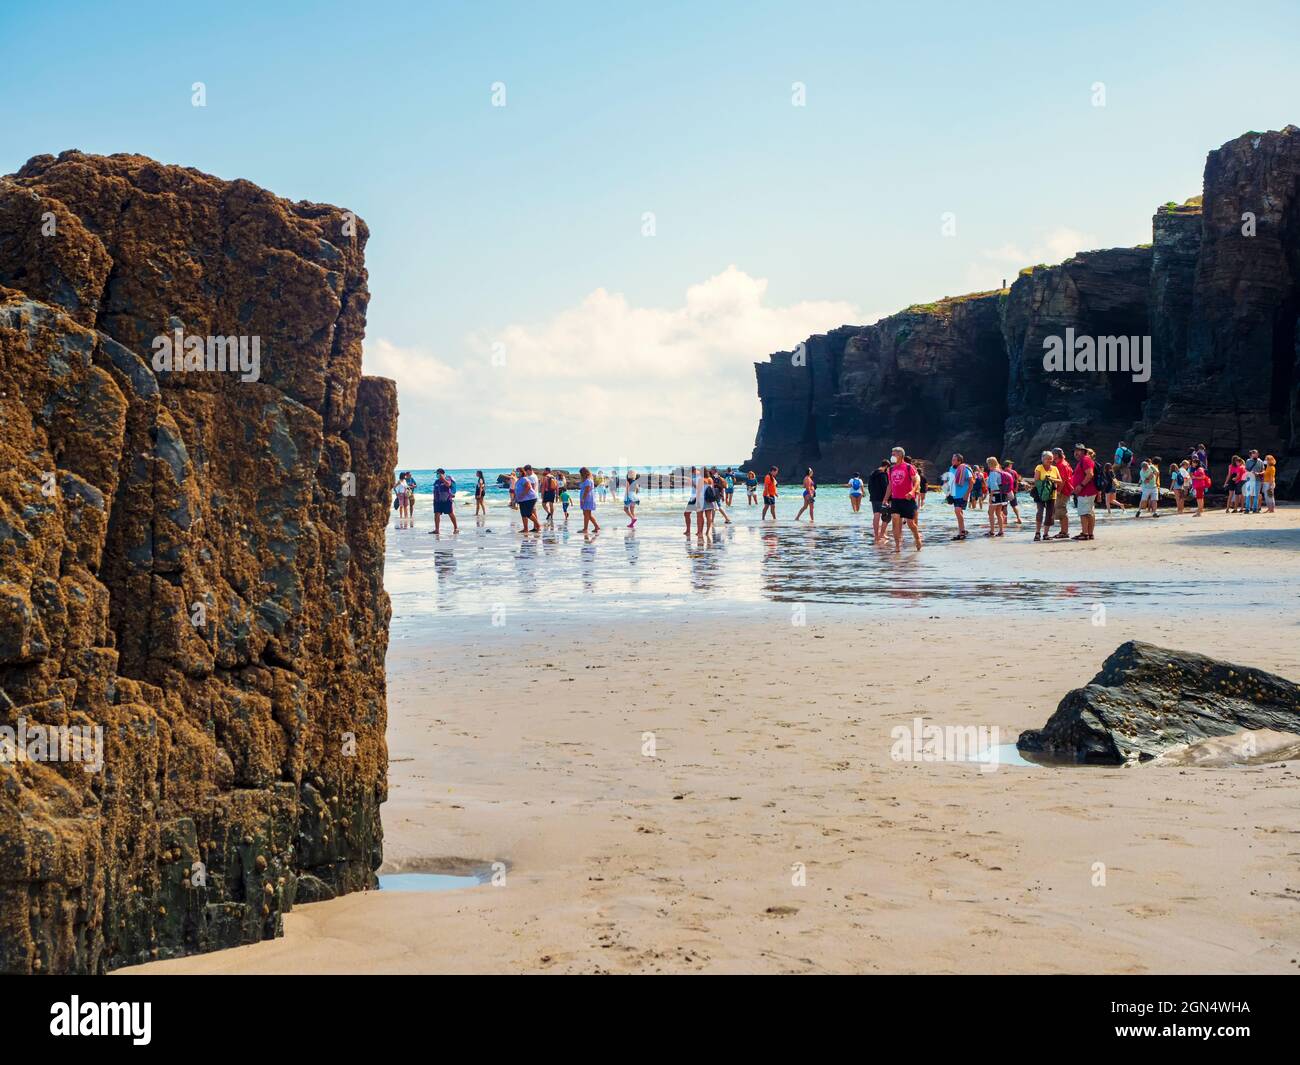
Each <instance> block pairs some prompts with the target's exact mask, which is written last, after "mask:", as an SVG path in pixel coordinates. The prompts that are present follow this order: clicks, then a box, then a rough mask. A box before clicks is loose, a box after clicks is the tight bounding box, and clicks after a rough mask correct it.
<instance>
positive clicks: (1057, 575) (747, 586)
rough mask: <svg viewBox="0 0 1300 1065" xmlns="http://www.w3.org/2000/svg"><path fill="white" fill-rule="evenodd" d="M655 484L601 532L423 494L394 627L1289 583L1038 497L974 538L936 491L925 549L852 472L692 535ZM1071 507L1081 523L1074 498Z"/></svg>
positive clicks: (401, 531) (392, 568)
mask: <svg viewBox="0 0 1300 1065" xmlns="http://www.w3.org/2000/svg"><path fill="white" fill-rule="evenodd" d="M642 498H643V500H644V503H643V505H642V506H641V508H640V509H639V512H638V514H639V521H638V522H637V525H636V528H635V529H628V528H627V524H628V521H627V517H626V516H625V515H624V514H623V512H622V508H621V506H619V505H618V504H616V503H615V502H614V501H613V500H612V499H610V500H609V501H606V502H604V503H601V504H600V505H599V506H598V509H597V517H598V520H599V521H600V522H601V524H602V531H601V532H600V533H599V534H598V535H594V536H584V535H583V533H582V518H581V515H580V513H579V512H578V511H577V510H576V508H575V509H573V510H571V511H570V517H569V521H568V523H567V524H565V523H564V521H563V519H562V516H561V515H560V513H559V508H558V507H557V520H556V523H555V525H554V526H547V525H545V524H543V529H542V532H541V533H529V534H526V535H525V534H521V532H520V531H519V518H518V514H517V512H515V511H512V510H510V509H509V508H508V507H507V506H506V505H505V503H504V501H502V500H498V499H494V500H492V501H491V502H490V503H489V513H488V517H487V518H486V519H479V520H478V521H476V520H475V519H474V516H473V507H472V504H471V505H470V506H459V505H458V507H457V511H458V517H459V518H460V526H461V532H460V533H459V535H452V534H451V531H450V523H449V522H448V521H446V520H445V519H444V521H443V532H442V535H441V536H438V537H435V536H432V535H430V533H431V531H432V528H433V515H432V506H431V503H430V501H429V500H427V499H420V500H419V502H418V503H417V510H416V517H415V518H414V519H413V521H409V522H405V523H403V522H399V521H398V520H397V518H396V517H394V519H393V521H392V522H391V523H390V525H389V528H388V562H387V569H386V586H387V588H388V591H389V593H390V595H391V596H392V600H393V614H394V622H393V638H394V639H402V638H404V636H406V635H410V634H411V633H413V632H414V631H415V628H414V627H415V626H419V627H421V628H422V627H423V622H426V621H427V620H428V619H429V618H430V617H434V616H436V617H439V618H443V619H446V620H448V621H454V620H461V621H465V622H471V621H472V622H473V623H474V624H475V625H478V624H491V623H492V622H493V621H494V619H495V620H496V623H497V624H502V625H503V624H505V618H507V617H509V618H510V620H511V622H512V623H513V622H514V621H517V620H521V619H523V620H527V619H528V618H530V617H531V618H533V619H535V620H538V621H542V620H544V621H545V622H546V623H547V624H557V625H558V624H563V623H564V622H566V621H579V620H581V621H586V622H591V621H593V620H595V621H599V620H600V619H601V618H602V617H609V618H611V619H612V618H629V617H636V616H643V617H644V616H653V615H656V614H662V613H664V612H672V611H677V610H680V609H683V608H687V607H689V608H690V609H692V610H700V609H703V610H706V611H707V610H725V611H729V612H736V611H744V610H762V609H767V610H772V609H786V610H790V611H795V610H797V609H800V608H802V607H806V606H809V605H813V604H824V605H840V606H851V607H855V608H864V607H865V608H876V609H879V608H886V609H893V608H897V607H907V608H913V609H923V610H936V609H939V608H942V610H943V612H945V613H952V612H954V611H970V612H983V613H988V612H989V610H990V609H993V610H1001V609H1017V610H1033V611H1036V612H1037V611H1042V612H1047V613H1060V612H1079V611H1086V610H1089V609H1095V607H1096V606H1097V605H1099V604H1116V603H1120V602H1123V603H1126V604H1130V605H1136V604H1142V603H1144V602H1145V603H1147V604H1148V605H1150V606H1151V607H1153V608H1154V607H1155V606H1156V605H1157V604H1158V603H1159V602H1161V601H1162V600H1164V599H1165V597H1168V596H1169V595H1171V594H1172V595H1178V596H1179V597H1182V601H1183V602H1184V604H1186V603H1187V602H1188V600H1192V599H1201V600H1205V601H1209V600H1211V599H1214V600H1218V601H1219V603H1220V605H1223V603H1222V600H1223V599H1224V598H1225V597H1224V589H1225V587H1227V588H1230V589H1231V597H1229V598H1230V599H1231V605H1235V606H1250V605H1253V603H1254V602H1256V601H1268V600H1270V599H1272V600H1273V601H1276V599H1275V598H1274V597H1275V596H1276V595H1277V594H1279V591H1281V590H1282V589H1280V588H1279V589H1274V588H1272V587H1271V585H1269V584H1268V582H1262V583H1259V584H1255V585H1252V586H1251V587H1249V588H1243V587H1242V585H1241V584H1240V583H1239V582H1236V583H1232V584H1230V585H1226V586H1225V585H1224V583H1223V582H1222V581H1220V580H1214V579H1209V577H1208V576H1207V574H1206V573H1204V572H1200V571H1198V570H1197V569H1196V568H1195V567H1187V568H1186V570H1185V572H1184V570H1182V569H1180V568H1179V567H1173V568H1169V569H1162V570H1161V571H1160V572H1159V573H1151V572H1148V571H1144V570H1139V569H1136V568H1130V569H1129V570H1126V568H1125V566H1124V565H1123V538H1124V535H1125V534H1126V533H1127V532H1128V529H1127V528H1126V527H1125V519H1124V518H1122V517H1119V516H1118V515H1117V516H1116V517H1114V518H1113V519H1110V520H1107V519H1106V518H1105V517H1102V518H1100V519H1099V521H1098V540H1097V541H1096V542H1095V543H1094V544H1092V545H1080V544H1074V543H1039V544H1035V543H1033V542H1032V541H1033V524H1032V513H1033V512H1032V508H1031V507H1030V505H1029V504H1028V501H1027V498H1026V497H1022V503H1021V512H1022V514H1023V515H1024V516H1025V517H1026V519H1027V521H1026V525H1025V526H1024V527H1023V528H1019V529H1018V528H1016V527H1015V526H1014V523H1013V524H1012V525H1011V526H1009V528H1008V531H1007V534H1006V536H1005V537H1003V538H1001V539H989V538H988V537H986V536H985V535H984V533H985V532H986V530H987V527H988V518H987V513H986V512H981V511H973V512H970V513H968V516H967V527H968V529H969V530H970V539H969V540H967V541H966V542H964V543H954V542H952V540H951V537H952V536H953V534H954V533H955V531H956V524H955V520H954V517H953V512H952V509H951V508H950V507H948V506H945V505H944V504H943V501H942V497H940V496H937V495H934V494H932V495H931V497H930V499H929V501H928V502H927V503H926V505H925V507H924V508H923V509H922V511H921V515H922V517H921V528H922V532H923V535H924V537H925V544H926V546H925V548H924V550H922V551H921V552H919V553H917V552H916V551H914V550H913V548H912V545H911V542H910V537H909V536H908V535H907V533H906V530H904V545H903V550H902V552H901V554H895V553H894V551H893V550H892V545H891V546H888V547H885V548H881V547H878V546H876V545H875V544H873V542H872V536H871V515H870V511H869V504H864V506H863V510H862V512H861V513H858V514H854V513H852V511H851V509H850V507H849V502H848V494H847V491H846V490H845V489H844V488H842V487H833V488H823V489H822V490H821V491H820V492H819V494H818V500H817V521H816V523H815V524H809V523H808V521H807V520H806V518H805V520H804V521H801V522H796V521H795V520H794V515H795V512H796V511H797V510H798V501H797V497H796V495H795V491H794V490H790V495H789V497H786V496H783V497H782V501H781V504H780V508H779V510H778V514H779V518H778V520H777V521H776V522H771V521H767V522H762V521H760V518H759V514H760V512H761V508H760V507H757V506H754V507H750V506H747V505H746V503H745V501H744V496H743V493H742V494H740V495H738V496H737V505H735V506H733V507H732V508H731V514H732V517H733V520H734V523H733V524H732V525H725V524H723V523H722V521H721V519H720V518H719V519H718V524H717V527H716V528H715V530H714V533H713V535H712V536H711V537H706V538H705V539H702V540H701V539H698V538H697V537H696V536H695V534H694V530H693V528H692V533H691V535H690V536H689V537H687V536H683V535H682V533H683V528H684V525H683V523H682V514H681V511H682V506H683V500H682V496H681V494H680V493H671V492H668V491H663V492H658V491H649V492H645V493H643V496H642ZM1071 519H1072V529H1071V531H1074V529H1075V528H1076V527H1077V518H1075V516H1074V515H1073V513H1072V514H1071ZM1130 520H1131V519H1130ZM1108 540H1109V541H1110V542H1109V543H1107V542H1106V541H1108Z"/></svg>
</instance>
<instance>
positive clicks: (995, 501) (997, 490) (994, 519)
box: [984, 455, 1007, 536]
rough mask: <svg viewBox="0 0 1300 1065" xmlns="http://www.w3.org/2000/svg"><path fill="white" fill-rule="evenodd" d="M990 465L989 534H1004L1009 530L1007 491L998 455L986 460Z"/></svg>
mask: <svg viewBox="0 0 1300 1065" xmlns="http://www.w3.org/2000/svg"><path fill="white" fill-rule="evenodd" d="M984 461H985V463H986V465H987V466H988V471H989V472H988V485H989V532H988V535H989V536H1002V535H1004V534H1005V533H1006V531H1007V493H1006V488H1005V485H1006V481H1005V479H1004V475H1003V473H1002V464H1001V463H1000V462H999V461H998V457H997V456H996V455H990V456H989V457H988V458H987V459H985V460H984Z"/></svg>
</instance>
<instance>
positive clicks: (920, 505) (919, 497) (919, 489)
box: [903, 455, 926, 525]
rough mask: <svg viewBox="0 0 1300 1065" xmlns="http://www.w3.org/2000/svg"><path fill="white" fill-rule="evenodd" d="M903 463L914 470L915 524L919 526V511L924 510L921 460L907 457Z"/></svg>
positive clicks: (924, 487) (923, 479) (910, 456)
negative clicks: (910, 465)
mask: <svg viewBox="0 0 1300 1065" xmlns="http://www.w3.org/2000/svg"><path fill="white" fill-rule="evenodd" d="M903 461H904V462H910V463H911V464H912V465H913V466H914V467H915V468H916V524H917V525H920V524H921V511H923V510H925V492H926V483H925V471H924V470H922V469H921V460H920V459H918V458H915V457H913V456H912V455H907V456H905V457H904V458H903Z"/></svg>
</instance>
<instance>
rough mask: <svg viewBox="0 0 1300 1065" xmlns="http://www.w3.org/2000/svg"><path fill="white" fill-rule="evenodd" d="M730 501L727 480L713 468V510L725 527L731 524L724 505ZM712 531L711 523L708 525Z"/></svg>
mask: <svg viewBox="0 0 1300 1065" xmlns="http://www.w3.org/2000/svg"><path fill="white" fill-rule="evenodd" d="M730 501H731V492H730V491H729V490H728V485H727V480H726V478H725V477H723V476H722V474H720V473H719V472H718V468H717V467H716V466H715V467H714V468H713V509H714V510H715V511H716V512H717V513H718V514H721V515H722V521H723V524H725V525H730V524H731V515H730V514H728V513H727V510H726V507H725V506H724V505H723V504H724V503H729V502H730ZM709 527H710V530H712V523H710V526H709Z"/></svg>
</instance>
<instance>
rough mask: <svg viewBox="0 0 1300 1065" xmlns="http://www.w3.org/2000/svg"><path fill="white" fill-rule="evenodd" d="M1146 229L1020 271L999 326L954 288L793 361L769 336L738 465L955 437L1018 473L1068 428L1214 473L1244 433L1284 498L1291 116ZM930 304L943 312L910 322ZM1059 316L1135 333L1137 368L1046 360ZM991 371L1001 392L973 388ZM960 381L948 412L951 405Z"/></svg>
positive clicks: (1290, 419) (1235, 149)
mask: <svg viewBox="0 0 1300 1065" xmlns="http://www.w3.org/2000/svg"><path fill="white" fill-rule="evenodd" d="M1152 228H1153V237H1152V244H1151V245H1149V246H1146V247H1139V248H1114V249H1109V250H1104V251H1092V252H1081V253H1080V254H1078V255H1076V256H1074V257H1073V258H1071V259H1069V260H1067V261H1066V262H1064V263H1061V264H1060V265H1058V266H1051V267H1034V268H1032V269H1028V270H1025V271H1022V273H1021V276H1020V277H1019V278H1018V279H1017V280H1016V282H1015V283H1014V284H1013V285H1012V286H1011V288H1010V291H1009V292H1007V293H1006V295H1005V298H1002V299H1001V300H1000V302H999V304H998V306H999V309H1000V312H1001V316H1002V321H1001V332H1002V336H1001V338H1000V340H997V341H993V342H990V338H989V336H988V333H987V328H986V325H987V317H986V316H987V314H988V310H987V308H986V307H985V306H984V304H985V302H987V303H988V304H989V305H990V306H991V305H992V303H993V301H994V300H997V298H998V297H997V296H996V294H994V295H981V296H973V297H960V298H957V299H952V300H943V301H940V303H938V304H933V305H929V306H928V307H925V308H911V309H909V311H907V312H904V313H903V314H901V315H893V316H891V317H889V318H886V319H883V320H882V321H881V322H878V323H877V324H876V325H874V326H868V327H866V328H865V329H864V328H860V327H849V326H846V327H843V328H841V329H839V330H836V331H834V332H832V333H828V334H825V335H824V336H818V337H813V338H811V339H810V340H809V341H808V343H807V351H808V356H809V357H808V360H807V363H806V366H800V365H798V364H797V363H795V362H792V359H791V353H787V352H780V353H777V354H776V355H773V356H772V357H771V359H770V360H769V362H768V363H759V364H758V365H757V373H758V391H759V398H760V400H761V402H762V406H763V415H762V420H761V421H760V423H759V429H758V436H757V440H756V444H755V450H754V456H753V460H752V461H753V464H754V465H756V466H757V467H759V468H760V469H762V468H765V467H766V466H767V465H768V464H770V463H771V462H777V463H778V464H780V465H781V467H782V470H783V472H785V473H790V474H799V473H802V470H801V469H800V467H802V466H804V465H812V466H814V467H816V468H817V469H818V473H819V475H820V476H821V478H822V479H823V480H842V479H843V478H844V477H847V476H848V475H849V474H850V473H851V472H852V471H853V470H854V469H861V468H864V467H867V466H870V465H871V464H873V463H874V462H876V461H878V460H879V458H880V455H879V453H878V452H879V451H880V448H881V447H882V446H886V447H887V446H890V444H892V443H902V444H903V445H904V446H906V447H908V448H909V449H910V450H912V451H913V452H915V453H916V454H917V455H918V456H919V457H922V458H925V459H927V460H931V461H936V460H937V461H938V462H939V463H941V464H942V463H944V462H946V460H947V456H948V455H949V454H950V453H951V452H952V451H954V450H956V451H961V452H963V454H965V455H966V457H967V459H970V460H973V461H977V462H982V461H983V459H984V458H985V457H986V456H987V455H988V454H994V453H996V454H998V455H1000V456H1002V457H1004V458H1007V457H1009V458H1013V459H1015V460H1016V462H1017V464H1018V465H1019V467H1020V468H1021V469H1023V470H1029V469H1032V468H1033V466H1034V464H1035V463H1036V462H1037V461H1038V456H1039V454H1040V452H1041V451H1042V450H1044V449H1045V448H1050V447H1064V448H1066V449H1067V450H1069V449H1070V448H1071V447H1072V445H1073V444H1075V443H1077V442H1083V443H1086V444H1089V445H1091V446H1092V447H1094V448H1096V450H1097V452H1098V454H1099V455H1101V456H1104V457H1109V455H1110V454H1111V452H1112V449H1113V448H1114V446H1115V445H1116V444H1117V443H1118V442H1119V441H1120V440H1126V441H1127V442H1128V443H1129V444H1130V445H1131V446H1132V448H1133V450H1134V451H1135V452H1137V453H1138V454H1139V455H1141V456H1148V457H1156V456H1158V457H1160V458H1162V459H1163V460H1164V463H1165V464H1167V463H1168V462H1170V461H1173V460H1177V459H1182V458H1184V457H1186V455H1187V454H1188V451H1189V449H1190V448H1191V446H1192V445H1193V444H1199V443H1205V444H1207V445H1208V446H1209V453H1210V461H1211V465H1212V472H1214V471H1218V472H1217V473H1216V474H1215V476H1216V480H1217V479H1220V478H1221V473H1222V470H1223V468H1224V466H1225V465H1226V463H1227V460H1228V459H1229V458H1230V457H1231V456H1232V455H1234V454H1243V455H1244V454H1245V453H1246V452H1247V450H1248V449H1250V448H1258V449H1259V450H1260V453H1261V454H1267V453H1270V452H1271V453H1273V454H1274V455H1276V456H1277V459H1278V463H1279V470H1278V492H1279V495H1282V496H1295V495H1300V328H1298V326H1297V321H1298V318H1300V129H1297V128H1296V127H1295V126H1287V127H1286V128H1285V129H1283V130H1281V131H1278V132H1273V133H1250V134H1246V135H1245V136H1242V137H1238V138H1237V139H1236V140H1233V141H1230V142H1229V143H1227V144H1225V145H1224V146H1223V147H1222V148H1220V149H1218V150H1217V151H1214V152H1211V153H1210V156H1209V159H1208V161H1207V163H1206V167H1205V187H1204V195H1203V197H1202V196H1197V197H1193V198H1192V199H1190V200H1188V201H1187V202H1186V203H1183V204H1174V203H1170V204H1166V205H1165V206H1163V207H1161V208H1160V209H1159V210H1158V211H1157V212H1156V215H1155V218H1154V220H1153V226H1152ZM963 305H965V306H966V310H965V314H964V315H959V314H958V313H957V310H956V309H957V308H959V307H962V306H963ZM943 307H951V308H953V313H952V314H951V315H950V316H948V319H947V320H944V316H943V315H942V314H941V315H940V316H939V317H938V320H932V321H929V322H925V321H920V320H918V316H917V315H918V312H922V313H924V312H929V311H931V309H932V308H943ZM1067 331H1072V333H1073V336H1075V337H1085V336H1086V337H1090V338H1093V340H1094V341H1096V342H1098V343H1099V342H1100V339H1101V338H1111V337H1115V338H1118V337H1127V338H1130V340H1132V339H1134V338H1136V339H1137V340H1138V341H1139V342H1140V343H1144V344H1145V343H1146V340H1145V339H1144V338H1149V344H1150V366H1149V371H1150V375H1149V379H1147V380H1141V379H1135V377H1136V378H1140V377H1141V376H1144V375H1143V374H1141V373H1138V374H1135V373H1133V372H1118V373H1100V372H1097V371H1083V372H1081V371H1064V372H1062V371H1055V370H1053V369H1051V368H1050V367H1049V366H1045V364H1044V355H1045V353H1046V349H1045V348H1044V346H1043V344H1044V340H1047V339H1049V338H1051V337H1054V336H1055V337H1061V338H1065V337H1066V336H1068V335H1069V334H1068V333H1067ZM1111 350H1112V351H1113V350H1115V349H1111ZM819 352H820V354H819ZM909 365H917V366H926V367H927V369H926V371H925V372H924V373H923V374H921V375H919V376H918V375H916V374H913V373H910V372H909V371H908V370H907V369H906V368H907V367H908V366H909ZM993 382H1001V383H1003V384H1004V385H1005V391H1004V394H1003V395H1002V396H1001V397H1000V398H998V397H992V396H990V395H989V394H988V393H987V391H985V390H986V389H987V388H988V387H989V386H990V385H991V384H992V383H993ZM972 385H973V386H974V389H975V390H974V391H973V392H972ZM961 394H965V395H967V397H968V403H967V405H966V407H965V408H964V409H960V408H957V407H954V406H952V405H951V403H952V398H951V397H954V396H957V395H961ZM999 408H1000V410H1001V416H1002V418H1003V419H1004V423H1003V425H1002V426H1001V429H1000V431H994V432H993V433H992V434H991V437H990V434H989V430H988V428H987V426H988V419H989V417H990V413H991V412H992V411H994V410H997V409H999ZM886 441H889V443H885V442H886ZM986 441H987V443H986Z"/></svg>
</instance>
